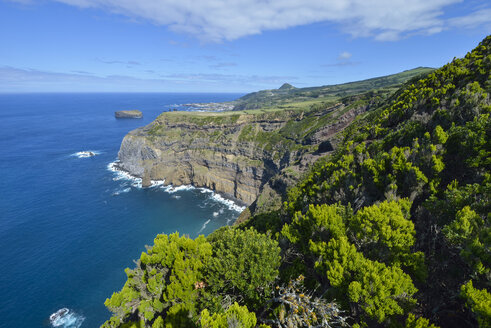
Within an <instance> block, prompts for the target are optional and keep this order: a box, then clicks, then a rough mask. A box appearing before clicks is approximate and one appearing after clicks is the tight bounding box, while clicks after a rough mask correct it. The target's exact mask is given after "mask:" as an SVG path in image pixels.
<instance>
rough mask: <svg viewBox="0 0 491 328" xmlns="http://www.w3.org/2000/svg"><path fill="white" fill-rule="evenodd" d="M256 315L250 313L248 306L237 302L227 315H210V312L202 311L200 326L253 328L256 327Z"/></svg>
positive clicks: (209, 327)
mask: <svg viewBox="0 0 491 328" xmlns="http://www.w3.org/2000/svg"><path fill="white" fill-rule="evenodd" d="M256 322H257V320H256V315H255V314H254V312H252V313H251V312H249V311H248V310H247V307H246V306H240V305H239V304H237V302H235V303H234V304H233V305H232V306H230V307H229V308H228V309H227V310H226V311H225V313H214V314H213V315H210V313H209V312H208V310H206V309H204V310H203V311H201V319H200V326H201V327H203V328H230V327H237V328H252V327H255V326H256Z"/></svg>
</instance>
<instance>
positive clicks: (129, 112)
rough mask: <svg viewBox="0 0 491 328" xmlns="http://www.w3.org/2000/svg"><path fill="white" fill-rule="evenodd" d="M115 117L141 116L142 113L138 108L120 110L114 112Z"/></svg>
mask: <svg viewBox="0 0 491 328" xmlns="http://www.w3.org/2000/svg"><path fill="white" fill-rule="evenodd" d="M114 116H116V118H142V117H143V114H142V112H140V111H139V110H136V109H134V110H120V111H117V112H115V113H114Z"/></svg>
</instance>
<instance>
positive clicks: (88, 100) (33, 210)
mask: <svg viewBox="0 0 491 328" xmlns="http://www.w3.org/2000/svg"><path fill="white" fill-rule="evenodd" d="M240 96H241V95H240V94H170V93H162V94H156V93H149V94H0V115H1V121H0V122H1V123H0V172H1V180H0V181H1V190H2V192H1V195H0V290H1V294H2V297H1V298H0V327H8V328H22V327H29V328H32V327H53V326H57V327H63V328H79V327H87V328H92V327H99V326H100V325H101V324H102V323H103V322H104V321H105V320H107V319H108V318H109V317H110V312H109V311H107V310H106V308H105V307H104V301H105V299H106V298H108V297H110V296H111V294H112V293H113V292H115V291H118V290H120V289H121V288H122V286H123V284H124V282H125V281H126V275H125V273H124V269H125V268H126V267H133V266H134V263H133V260H136V259H138V258H139V256H140V254H141V252H143V251H145V245H151V244H152V243H153V239H154V238H155V236H156V235H157V234H158V233H173V232H175V231H178V232H179V233H180V234H181V235H184V234H185V235H188V236H190V237H192V238H194V237H196V236H198V235H199V234H204V235H207V234H209V233H210V232H212V231H213V230H215V229H217V228H218V227H220V226H223V225H227V224H232V223H233V221H234V220H235V218H236V217H237V216H238V214H239V211H240V206H238V205H237V204H234V203H233V202H231V201H229V200H226V199H224V198H222V197H221V196H220V195H217V194H215V193H213V192H211V191H209V190H205V189H197V188H191V187H184V188H170V187H168V186H163V185H161V184H156V185H155V186H153V187H152V188H146V189H142V188H140V187H139V182H138V180H135V179H132V178H131V177H129V176H128V175H126V174H124V173H121V172H117V171H114V170H113V169H112V165H111V163H114V161H115V160H116V159H117V153H118V150H119V146H120V143H121V141H122V139H123V137H124V136H125V134H126V133H127V132H129V131H130V130H133V129H135V128H138V127H140V126H143V125H146V124H148V123H150V122H151V121H152V120H153V119H154V118H156V117H157V116H158V115H159V114H160V113H161V112H163V111H167V110H169V109H173V108H178V109H184V107H182V106H180V105H181V104H185V103H196V102H220V101H229V100H234V99H236V98H238V97H240ZM127 109H139V110H141V111H142V112H143V119H116V118H115V117H114V112H115V111H117V110H127ZM83 151H91V152H93V153H94V154H96V155H95V156H92V157H83V153H80V152H83ZM62 308H67V309H68V310H69V315H67V316H65V317H64V319H63V320H61V321H60V320H55V321H50V320H49V317H50V315H51V314H53V313H55V312H56V311H58V310H59V309H62Z"/></svg>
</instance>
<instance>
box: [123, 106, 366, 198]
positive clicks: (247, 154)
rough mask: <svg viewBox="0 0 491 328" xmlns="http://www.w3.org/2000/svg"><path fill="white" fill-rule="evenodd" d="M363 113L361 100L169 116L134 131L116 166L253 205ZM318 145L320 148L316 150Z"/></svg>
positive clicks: (147, 181) (126, 141) (144, 177)
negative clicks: (281, 175)
mask: <svg viewBox="0 0 491 328" xmlns="http://www.w3.org/2000/svg"><path fill="white" fill-rule="evenodd" d="M365 109H366V105H363V104H361V103H360V102H353V104H351V105H350V104H344V103H337V104H331V105H327V104H324V105H323V106H317V108H307V109H295V110H272V111H244V112H222V113H197V112H166V113H163V114H161V115H160V116H159V117H158V118H157V119H156V120H155V121H154V122H152V123H151V124H149V125H147V126H145V127H142V128H139V129H136V130H134V131H131V132H130V133H129V134H128V135H126V136H125V138H124V139H123V142H122V144H121V149H120V151H119V154H118V157H119V160H120V163H119V167H120V168H121V169H123V170H126V171H128V172H130V173H131V174H133V175H135V176H138V177H141V178H143V183H144V185H149V183H150V180H163V179H165V181H166V184H172V185H175V186H179V185H183V184H192V185H194V186H197V187H206V188H210V189H212V190H216V191H218V192H221V193H224V194H226V195H228V196H231V197H234V198H236V199H239V200H241V201H243V202H244V203H246V204H248V205H249V204H251V203H252V202H254V201H255V200H256V198H257V196H258V195H259V193H260V191H261V190H262V188H263V187H264V186H265V184H266V183H267V182H268V181H269V180H270V179H271V178H272V177H273V176H275V175H277V174H278V173H280V172H281V171H282V170H283V169H285V168H287V167H291V166H292V165H295V168H296V170H297V171H298V170H302V169H303V168H305V167H306V166H308V165H309V163H310V162H312V159H311V158H313V157H316V156H319V153H322V152H325V151H329V150H332V147H331V148H329V147H327V148H326V147H325V144H326V141H327V142H328V143H329V144H331V141H332V143H334V144H335V138H334V136H335V135H336V134H337V133H338V132H339V131H341V130H342V129H343V128H344V127H346V126H347V125H348V124H349V123H350V122H351V121H352V120H353V118H354V117H355V116H356V115H357V114H360V113H362V112H364V111H365ZM321 144H323V146H322V147H320V148H319V145H321Z"/></svg>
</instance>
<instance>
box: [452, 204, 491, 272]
mask: <svg viewBox="0 0 491 328" xmlns="http://www.w3.org/2000/svg"><path fill="white" fill-rule="evenodd" d="M443 232H444V234H445V236H446V237H447V239H448V241H449V242H450V243H451V244H452V245H454V246H456V247H457V248H458V249H460V250H461V251H460V253H461V255H462V257H463V258H464V259H465V260H466V261H467V262H469V264H470V265H471V266H472V267H473V268H474V270H476V272H477V273H478V274H484V273H487V272H489V270H490V268H489V265H490V263H491V226H490V225H489V221H488V220H484V219H483V218H481V217H480V216H479V215H478V214H477V213H476V212H474V211H473V210H471V208H470V207H469V206H465V207H464V208H462V209H461V210H460V211H458V212H457V214H456V217H455V220H454V221H452V222H451V223H450V224H449V225H447V226H445V228H444V229H443Z"/></svg>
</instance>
